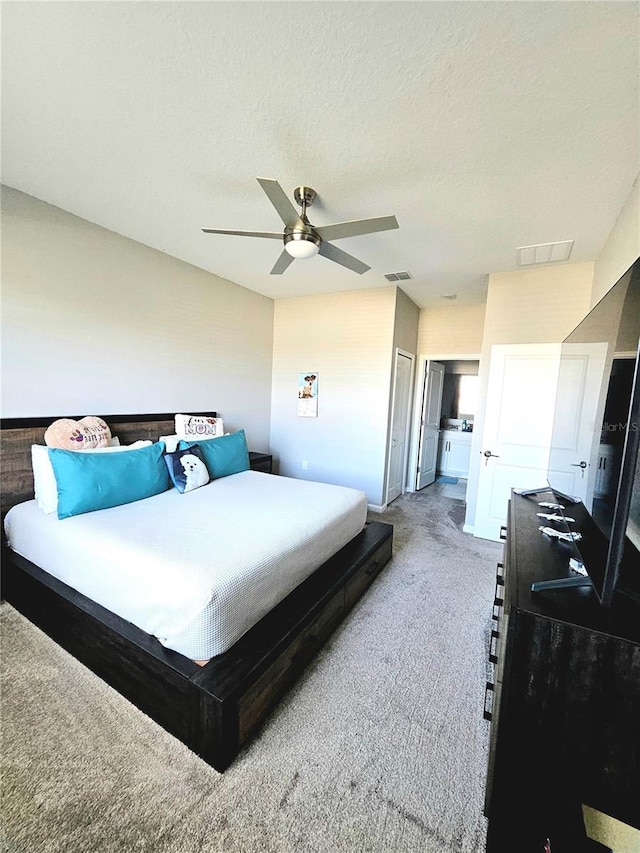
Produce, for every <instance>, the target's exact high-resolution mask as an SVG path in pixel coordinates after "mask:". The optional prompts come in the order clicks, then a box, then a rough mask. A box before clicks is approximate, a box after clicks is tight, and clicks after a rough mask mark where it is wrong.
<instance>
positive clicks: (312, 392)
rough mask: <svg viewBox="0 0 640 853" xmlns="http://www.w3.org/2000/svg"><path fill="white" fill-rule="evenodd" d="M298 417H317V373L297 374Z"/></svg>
mask: <svg viewBox="0 0 640 853" xmlns="http://www.w3.org/2000/svg"><path fill="white" fill-rule="evenodd" d="M298 417H299V418H317V417H318V374H317V373H311V372H308V373H299V374H298Z"/></svg>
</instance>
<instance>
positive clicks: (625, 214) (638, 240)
mask: <svg viewBox="0 0 640 853" xmlns="http://www.w3.org/2000/svg"><path fill="white" fill-rule="evenodd" d="M639 257H640V176H638V178H636V181H635V183H634V185H633V187H632V188H631V192H630V193H629V197H628V198H627V200H626V202H625V205H624V207H623V208H622V210H621V211H620V214H619V216H618V218H617V220H616V223H615V225H614V227H613V229H612V231H611V233H610V234H609V237H608V238H607V241H606V243H605V244H604V246H603V248H602V251H601V252H600V254H599V255H598V259H597V261H596V264H595V272H594V277H593V293H592V295H591V305H595V304H596V302H598V301H599V300H600V299H602V297H603V296H604V294H605V293H606V292H607V290H609V288H610V287H613V285H614V284H615V283H616V281H618V279H619V278H620V277H621V276H622V274H623V273H624V272H625V271H626V270H628V269H629V267H630V266H631V264H632V263H633V262H634V261H635V260H636V259H637V258H639Z"/></svg>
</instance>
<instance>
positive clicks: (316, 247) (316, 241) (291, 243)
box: [284, 231, 320, 260]
mask: <svg viewBox="0 0 640 853" xmlns="http://www.w3.org/2000/svg"><path fill="white" fill-rule="evenodd" d="M284 247H285V249H286V251H287V253H288V254H289V255H291V257H292V258H296V259H297V260H305V259H306V258H312V257H313V256H314V255H317V254H318V252H319V251H320V238H319V237H316V235H315V234H308V233H306V232H305V231H293V232H292V233H290V234H285V237H284Z"/></svg>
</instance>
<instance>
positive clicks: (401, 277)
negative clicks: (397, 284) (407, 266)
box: [385, 270, 413, 281]
mask: <svg viewBox="0 0 640 853" xmlns="http://www.w3.org/2000/svg"><path fill="white" fill-rule="evenodd" d="M385 278H386V280H387V281H407V279H409V278H413V276H412V275H411V273H410V272H407V271H406V270H405V271H404V272H388V273H387V274H386V275H385Z"/></svg>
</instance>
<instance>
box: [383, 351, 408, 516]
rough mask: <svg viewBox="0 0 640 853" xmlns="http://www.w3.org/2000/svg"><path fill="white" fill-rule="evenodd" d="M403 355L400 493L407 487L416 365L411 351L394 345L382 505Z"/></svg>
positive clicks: (387, 479) (387, 485) (387, 487)
mask: <svg viewBox="0 0 640 853" xmlns="http://www.w3.org/2000/svg"><path fill="white" fill-rule="evenodd" d="M399 355H401V356H404V358H408V359H409V361H410V362H411V371H410V374H409V393H408V399H407V412H406V425H405V438H404V459H403V462H402V492H401V493H402V494H404V493H405V491H408V488H407V471H408V459H409V455H410V445H409V442H410V440H411V438H410V436H411V405H412V398H413V396H414V392H413V390H412V389H413V386H414V378H415V367H416V356H415V353H413V352H408V351H407V350H403V349H400V347H395V348H394V351H393V363H392V380H393V381H392V387H391V406H390V408H389V424H388V429H387V460H386V465H385V478H384V490H383V493H382V496H383V507H386V506H387V492H388V491H389V476H390V470H391V441H392V431H393V418H394V414H395V403H396V399H395V397H396V364H397V359H398V356H399Z"/></svg>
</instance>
